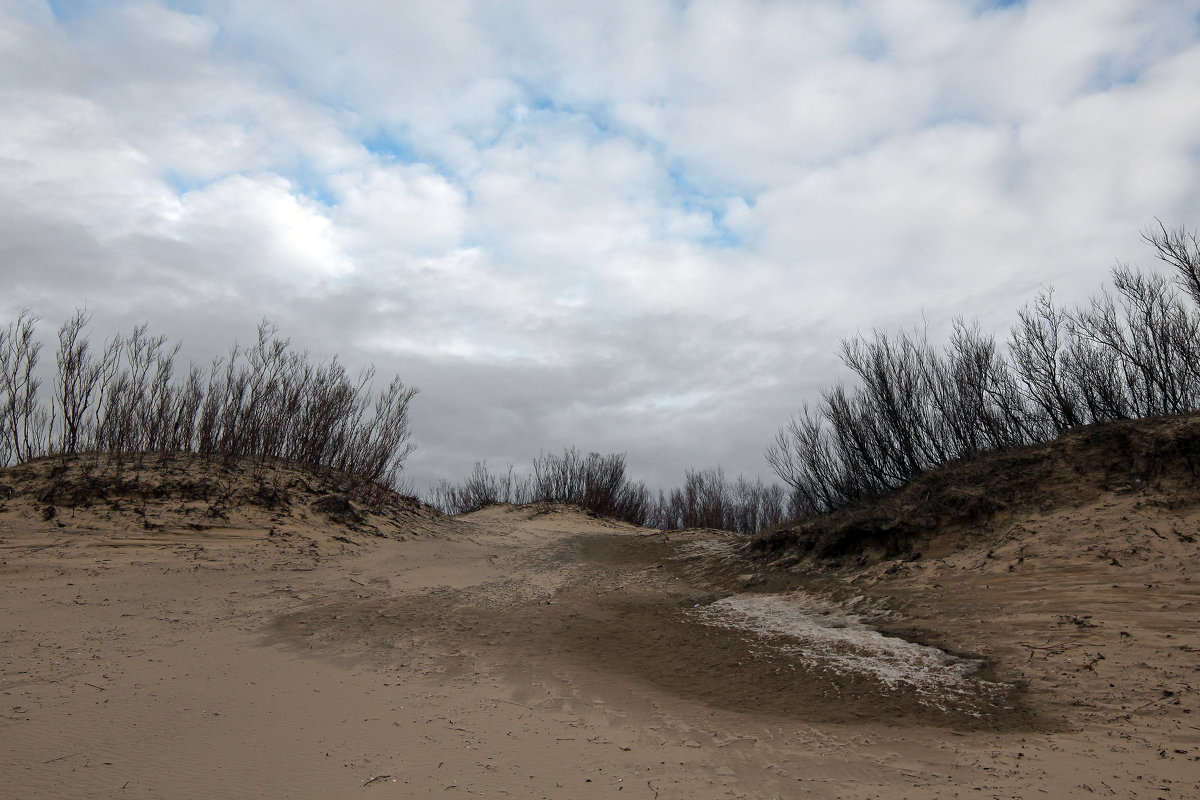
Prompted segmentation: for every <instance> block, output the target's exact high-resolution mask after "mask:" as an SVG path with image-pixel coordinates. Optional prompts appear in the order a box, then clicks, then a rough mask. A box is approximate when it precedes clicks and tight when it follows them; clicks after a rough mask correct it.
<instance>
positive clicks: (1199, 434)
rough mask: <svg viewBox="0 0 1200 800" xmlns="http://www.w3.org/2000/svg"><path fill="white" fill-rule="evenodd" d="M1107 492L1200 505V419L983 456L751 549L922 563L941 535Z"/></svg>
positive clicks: (846, 561)
mask: <svg viewBox="0 0 1200 800" xmlns="http://www.w3.org/2000/svg"><path fill="white" fill-rule="evenodd" d="M1104 493H1140V494H1143V495H1145V496H1146V498H1147V501H1148V502H1157V501H1159V500H1164V499H1165V500H1169V502H1170V504H1171V505H1172V506H1173V507H1175V508H1180V507H1184V506H1191V505H1195V504H1196V503H1200V414H1196V413H1192V414H1185V415H1178V416H1170V417H1157V418H1151V419H1143V420H1126V421H1121V422H1110V423H1104V424H1097V425H1089V426H1084V427H1080V428H1076V429H1074V430H1072V431H1070V432H1068V433H1067V434H1065V435H1064V436H1062V437H1060V438H1058V439H1055V440H1054V441H1051V442H1047V443H1044V444H1035V445H1028V446H1025V447H1018V448H1013V449H1009V450H1003V451H998V452H991V453H981V454H976V455H974V456H971V457H967V458H963V459H961V460H958V461H955V462H953V463H950V464H946V465H945V466H942V467H940V468H938V469H935V470H933V471H931V472H927V473H925V474H923V475H920V476H918V477H917V478H915V479H914V480H912V481H911V482H910V483H909V484H907V485H906V486H904V487H903V488H901V489H897V490H895V491H893V492H890V493H888V494H885V495H883V496H881V497H878V498H875V499H873V500H870V501H864V502H862V503H860V504H857V505H854V506H849V507H845V508H841V509H838V510H836V511H833V512H830V513H828V514H823V515H819V516H814V517H810V518H807V519H803V520H800V521H797V522H793V523H789V524H785V525H780V526H777V527H775V528H772V529H770V530H767V531H763V532H762V533H761V534H759V535H758V536H757V537H754V538H753V539H752V540H751V541H750V544H749V550H750V552H752V553H756V554H759V555H760V556H763V557H767V558H771V559H779V560H781V561H782V562H798V561H800V560H811V561H815V562H820V563H823V564H825V565H827V566H839V565H846V566H858V565H862V564H866V563H869V562H871V561H876V560H880V559H890V558H910V559H911V558H919V557H920V555H921V549H922V548H923V547H925V546H926V545H927V544H929V542H930V540H931V539H932V538H933V537H935V536H945V537H960V540H963V541H969V539H970V537H971V536H981V535H982V533H983V532H984V531H986V530H987V529H988V526H989V524H991V523H993V522H995V521H998V520H999V521H1003V520H1004V519H1007V518H1009V517H1011V516H1013V515H1016V514H1019V513H1028V512H1034V511H1043V512H1048V511H1052V510H1054V509H1059V508H1073V507H1079V506H1083V505H1086V504H1090V503H1093V502H1094V501H1095V500H1096V498H1097V497H1099V496H1100V495H1102V494H1104Z"/></svg>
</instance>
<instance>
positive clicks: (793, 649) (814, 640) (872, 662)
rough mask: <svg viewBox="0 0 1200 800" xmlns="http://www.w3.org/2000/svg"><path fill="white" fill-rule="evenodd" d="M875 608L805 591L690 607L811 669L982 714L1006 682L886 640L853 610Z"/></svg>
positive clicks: (924, 648)
mask: <svg viewBox="0 0 1200 800" xmlns="http://www.w3.org/2000/svg"><path fill="white" fill-rule="evenodd" d="M862 605H869V604H865V603H857V602H854V601H851V603H849V604H847V605H839V604H834V603H830V602H827V601H824V600H821V599H819V598H816V597H813V596H812V595H808V594H805V593H803V592H792V593H789V594H783V595H781V594H738V595H733V596H731V597H726V598H724V599H722V600H717V601H716V602H714V603H711V604H709V605H707V606H700V607H697V608H692V609H689V611H690V612H691V613H692V614H694V615H695V616H696V617H698V618H699V620H700V621H701V622H702V623H703V624H707V625H715V626H718V627H723V628H731V629H735V630H744V631H749V632H751V633H755V634H758V635H761V636H770V637H774V640H775V641H774V642H773V643H772V649H774V650H775V651H776V652H779V653H782V654H786V655H787V656H789V657H792V658H795V659H797V660H799V661H802V662H804V663H806V664H807V666H808V667H809V668H810V669H815V670H819V671H823V672H829V673H832V676H833V677H835V678H836V675H839V674H854V673H857V674H860V675H867V676H869V677H871V678H874V679H876V680H877V681H879V683H880V684H882V686H883V687H885V689H886V690H889V691H911V692H913V693H914V694H915V696H916V697H917V698H918V700H919V701H920V702H921V703H923V704H924V705H927V706H930V707H933V708H937V709H940V710H943V711H949V710H952V709H953V710H957V711H967V712H968V713H977V712H976V711H975V710H974V709H976V708H977V707H978V706H980V705H990V704H991V700H992V699H994V698H995V697H996V696H997V695H998V694H1000V693H1002V692H1003V691H1004V690H1006V689H1008V688H1009V687H1008V685H1007V684H1002V683H995V682H991V681H983V680H979V679H978V678H976V677H974V676H975V674H976V673H978V671H979V668H980V667H981V666H982V664H983V662H982V661H979V660H972V659H964V658H959V657H957V656H954V655H951V654H949V653H947V652H945V651H943V650H939V649H938V648H936V647H930V646H928V645H922V644H917V643H915V642H909V641H905V640H904V639H900V638H897V637H894V636H885V635H884V634H882V633H880V632H879V631H877V630H875V629H874V628H871V627H870V626H868V625H867V624H866V623H864V621H863V617H862V616H861V615H859V614H857V613H854V612H853V611H852V610H850V609H851V608H852V607H854V606H862Z"/></svg>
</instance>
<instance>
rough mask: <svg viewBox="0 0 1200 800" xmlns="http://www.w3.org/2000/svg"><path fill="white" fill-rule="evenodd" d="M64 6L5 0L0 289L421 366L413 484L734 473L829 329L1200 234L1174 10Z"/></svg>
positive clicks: (756, 455) (1019, 295) (711, 2)
mask: <svg viewBox="0 0 1200 800" xmlns="http://www.w3.org/2000/svg"><path fill="white" fill-rule="evenodd" d="M56 9H57V12H58V13H57V15H56V13H54V12H53V11H52V10H51V7H50V6H49V5H44V4H41V3H37V2H32V0H31V1H30V2H24V3H17V4H9V5H8V6H5V7H3V8H2V9H0V130H3V131H4V132H5V133H4V135H3V136H2V137H0V259H2V261H0V264H3V266H2V267H0V268H2V269H4V270H5V274H6V277H7V278H8V282H9V286H8V289H9V291H8V292H7V294H6V295H5V296H4V298H2V299H0V311H4V312H6V313H8V312H11V311H12V310H13V309H15V308H17V307H20V306H22V305H34V306H35V307H37V308H38V310H39V311H41V312H42V313H43V314H44V315H45V316H46V318H47V320H48V321H49V320H52V319H53V317H54V316H55V315H56V314H57V315H60V316H61V315H62V314H65V313H66V310H67V309H69V308H70V307H71V306H73V305H75V304H77V303H79V302H81V301H87V302H88V303H89V304H90V306H91V308H92V309H93V311H95V312H96V314H97V320H98V322H100V321H103V320H107V321H111V322H113V323H114V324H126V323H127V322H129V321H130V320H133V319H138V318H146V319H150V320H151V321H152V322H153V323H155V324H156V326H157V325H159V324H160V320H161V321H162V322H161V326H162V328H163V329H164V332H167V333H172V334H176V333H177V335H187V336H189V337H194V338H197V339H199V341H197V342H193V343H192V346H191V348H190V349H191V350H192V351H194V352H197V353H199V354H201V355H207V354H209V353H216V352H221V351H223V350H224V348H225V346H226V345H227V344H228V341H227V339H228V338H229V337H228V335H227V332H228V331H234V330H236V331H243V332H245V331H249V330H251V329H252V326H253V323H254V321H255V320H256V319H257V318H258V317H259V316H261V315H264V314H265V315H268V316H272V317H274V318H276V319H278V321H279V322H280V323H281V324H282V326H283V329H284V332H285V333H286V334H290V335H292V336H294V337H296V339H297V341H298V343H300V344H302V345H303V346H306V347H310V348H312V349H313V350H314V352H318V353H321V354H328V353H331V352H335V351H336V352H341V353H342V354H343V356H344V357H347V358H358V359H361V360H367V359H374V360H375V361H377V362H378V363H379V366H380V367H381V368H382V369H383V370H385V371H386V370H389V369H396V370H400V371H402V372H403V373H404V374H405V375H406V377H408V378H409V379H410V380H412V381H413V382H414V383H418V384H422V385H424V387H425V390H426V391H425V393H424V394H423V395H422V396H421V399H420V400H419V402H418V410H417V415H418V418H417V427H418V436H419V439H420V440H421V444H422V447H423V450H422V451H421V453H420V454H419V455H418V457H417V458H416V459H415V460H414V462H413V464H414V469H415V470H416V471H417V472H418V473H419V474H418V475H417V477H418V479H419V480H420V479H423V478H426V477H435V476H446V477H449V476H453V475H455V474H460V473H462V472H465V471H466V469H468V468H469V466H470V463H471V462H472V461H474V460H475V459H476V458H488V459H489V460H491V461H493V462H495V461H500V462H503V461H505V460H512V461H517V462H523V461H524V460H525V459H527V458H528V457H529V456H530V455H533V454H535V453H536V452H537V451H538V450H539V449H555V448H558V447H561V446H564V445H569V444H572V443H574V444H578V445H580V446H582V447H594V448H600V449H612V450H628V451H629V453H630V463H631V465H632V466H633V467H634V469H635V470H639V471H641V472H642V473H643V474H646V475H648V476H653V477H654V478H655V479H656V480H660V481H669V480H673V479H677V478H678V477H679V476H680V475H681V473H682V469H683V467H685V466H689V465H691V466H701V465H705V464H711V463H716V462H721V463H724V464H726V465H727V466H728V467H729V468H730V469H731V470H732V471H737V470H741V469H745V470H754V471H757V472H762V471H763V470H764V469H765V465H763V464H762V461H761V458H760V454H761V448H762V446H763V445H764V444H765V443H766V440H767V439H768V438H769V436H770V434H771V431H772V430H773V429H774V428H775V427H776V426H778V425H779V424H781V423H783V422H784V421H785V419H786V414H787V410H788V409H789V408H793V407H795V406H798V405H799V403H800V402H801V401H802V400H804V399H811V397H812V394H811V393H812V392H813V391H814V389H815V387H816V386H817V385H818V384H821V383H828V382H830V381H832V380H834V379H836V378H837V377H838V376H839V374H840V372H839V370H838V368H837V362H836V358H835V357H834V350H835V348H836V343H837V340H838V339H839V338H841V337H843V336H846V335H849V334H853V333H854V332H855V331H856V330H865V329H867V328H870V327H872V326H876V325H882V326H892V325H911V324H914V323H916V322H919V321H920V320H921V319H922V315H924V318H925V319H927V320H929V321H930V322H931V326H932V328H933V329H935V330H936V329H937V326H938V325H942V324H944V323H945V321H947V320H948V319H949V318H950V317H951V316H954V315H956V314H965V315H967V316H978V317H980V318H981V319H982V320H983V321H984V323H985V325H987V326H988V327H992V328H995V329H997V330H998V331H1000V332H1002V329H1003V328H1004V327H1005V326H1006V325H1007V324H1009V323H1010V322H1011V319H1012V312H1013V310H1014V309H1015V307H1016V306H1017V305H1019V304H1021V303H1023V302H1024V301H1026V300H1027V299H1029V297H1030V295H1031V294H1032V292H1034V291H1036V288H1037V287H1038V286H1039V285H1040V284H1043V283H1054V284H1056V285H1057V286H1059V288H1060V296H1061V297H1062V298H1063V299H1065V300H1067V301H1069V302H1070V301H1074V300H1077V299H1079V298H1081V297H1082V296H1083V295H1084V294H1085V293H1086V292H1087V291H1090V290H1092V289H1093V288H1094V287H1095V286H1096V284H1097V282H1098V281H1099V280H1100V278H1101V277H1102V276H1103V273H1104V271H1105V270H1106V269H1107V267H1108V266H1109V265H1110V264H1111V263H1112V262H1113V261H1114V260H1116V259H1134V260H1138V259H1142V257H1143V256H1144V249H1143V248H1142V247H1141V246H1140V245H1139V244H1138V232H1139V229H1140V228H1141V227H1142V226H1144V225H1145V224H1146V223H1148V222H1150V221H1151V220H1152V219H1153V217H1155V216H1159V217H1161V218H1163V219H1164V220H1165V221H1167V222H1168V223H1177V222H1178V223H1185V224H1189V225H1196V224H1200V189H1198V188H1197V187H1200V182H1198V181H1197V177H1198V176H1197V172H1198V170H1200V156H1198V155H1197V154H1198V153H1200V100H1197V93H1196V92H1195V87H1196V86H1197V85H1200V36H1198V25H1197V16H1198V12H1200V4H1197V3H1196V2H1186V3H1162V4H1145V3H1140V2H1136V0H1102V1H1101V2H1082V0H1081V1H1079V2H1061V1H1059V0H1053V1H1051V0H1030V2H1025V3H1017V4H1013V5H1006V6H1004V7H992V6H991V5H989V4H987V3H975V4H967V3H959V2H950V1H949V0H908V1H907V2H903V3H893V2H887V3H883V2H879V3H875V2H861V3H860V2H850V3H847V2H840V1H839V2H833V0H830V1H829V2H824V1H822V0H817V1H816V2H805V3H774V2H759V0H696V2H689V3H674V2H666V1H665V0H664V1H663V2H640V1H635V0H628V2H612V3H602V4H591V5H578V4H575V5H563V4H560V3H555V2H551V1H550V0H527V1H521V0H511V2H502V3H494V2H485V1H484V0H461V2H454V1H450V2H447V1H446V0H429V1H428V2H414V3H405V4H401V5H397V4H395V3H391V2H384V0H347V2H344V3H339V4H336V5H329V4H326V3H319V2H315V0H305V1H304V2H294V3H288V4H278V3H274V2H265V1H263V2H246V3H242V2H239V3H227V2H218V1H217V0H214V1H213V2H196V3H187V4H183V3H175V2H165V1H159V0H138V1H137V2H116V3H110V4H95V5H88V4H83V5H78V6H77V5H71V4H68V5H65V6H56ZM1143 260H1144V259H1143ZM244 335H246V334H245V333H243V336H244Z"/></svg>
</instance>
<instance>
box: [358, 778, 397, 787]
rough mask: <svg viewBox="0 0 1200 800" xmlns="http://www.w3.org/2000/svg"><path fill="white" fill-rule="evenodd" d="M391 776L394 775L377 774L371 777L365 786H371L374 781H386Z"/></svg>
mask: <svg viewBox="0 0 1200 800" xmlns="http://www.w3.org/2000/svg"><path fill="white" fill-rule="evenodd" d="M390 777H392V776H391V775H376V776H375V777H374V778H371V780H369V781H367V782H366V783H364V784H363V786H370V785H371V784H372V783H375V781H386V780H387V779H388V778H390Z"/></svg>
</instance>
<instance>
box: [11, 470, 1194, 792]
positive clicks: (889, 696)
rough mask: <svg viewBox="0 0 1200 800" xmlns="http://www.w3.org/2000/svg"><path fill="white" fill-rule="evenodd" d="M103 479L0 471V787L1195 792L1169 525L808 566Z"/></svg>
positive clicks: (1077, 520) (235, 489) (163, 478)
mask: <svg viewBox="0 0 1200 800" xmlns="http://www.w3.org/2000/svg"><path fill="white" fill-rule="evenodd" d="M130 469H132V467H126V468H125V473H122V474H123V475H124V477H121V476H118V475H116V473H113V474H112V475H111V476H110V477H109V478H105V479H103V480H99V481H98V482H97V481H96V480H94V479H92V478H89V480H88V481H84V480H82V478H80V477H79V476H78V475H75V477H72V476H71V475H67V476H65V477H64V476H63V475H61V474H57V475H55V474H52V473H53V470H54V465H53V463H52V462H39V463H35V464H32V465H27V466H26V467H23V468H21V470H23V471H21V470H18V471H13V470H9V471H7V472H6V473H0V608H2V609H3V617H2V618H0V705H2V707H3V714H2V715H0V776H2V779H0V797H5V798H9V797H11V798H34V797H61V798H68V797H69V798H83V797H121V798H124V797H130V798H136V797H142V798H159V797H171V798H190V797H197V798H198V797H206V798H207V797H218V796H223V797H258V798H276V797H279V798H283V797H295V798H308V797H313V798H317V797H321V798H342V797H347V798H351V797H352V798H359V797H372V796H374V797H382V796H387V797H435V796H436V797H453V796H456V795H467V794H471V795H476V796H489V797H522V798H593V797H594V798H600V797H604V798H609V797H614V796H620V797H626V796H628V797H634V798H639V797H640V798H659V799H660V800H665V799H666V798H685V797H702V798H708V797H713V798H719V797H753V798H773V797H780V798H793V797H830V798H834V797H845V798H867V797H879V798H900V797H909V798H927V797H947V798H949V797H988V798H990V797H1021V798H1024V797H1034V796H1049V797H1090V796H1093V795H1095V796H1101V797H1105V796H1119V797H1130V796H1137V797H1170V798H1184V797H1200V703H1198V702H1197V699H1196V694H1195V692H1194V691H1193V687H1192V685H1191V684H1193V683H1196V682H1197V681H1198V680H1200V657H1198V651H1200V605H1198V602H1200V587H1198V585H1197V584H1196V583H1195V581H1194V580H1193V575H1194V573H1195V570H1194V567H1195V566H1196V565H1197V563H1198V559H1197V552H1198V549H1200V544H1197V539H1200V519H1198V516H1197V514H1196V513H1195V511H1194V510H1191V508H1192V507H1191V506H1188V507H1185V508H1180V507H1175V508H1168V507H1164V506H1163V505H1154V504H1150V503H1147V502H1146V498H1145V497H1144V496H1139V495H1136V494H1122V493H1110V494H1108V495H1105V496H1103V497H1101V498H1099V499H1097V500H1096V502H1092V503H1089V504H1087V505H1086V506H1084V507H1072V508H1065V509H1053V510H1048V511H1045V512H1042V511H1035V512H1030V513H1028V514H1024V515H1014V516H1013V517H1012V518H1011V519H1008V520H1006V522H1005V524H1004V525H1001V526H993V528H992V529H991V532H990V533H989V534H988V537H989V538H986V540H983V539H981V540H980V541H978V542H976V543H974V544H973V545H972V546H970V547H961V548H959V547H949V548H946V550H945V552H940V553H938V552H932V553H928V554H927V555H926V557H924V558H921V559H919V560H906V561H886V560H884V561H879V562H876V563H873V564H869V565H865V566H863V567H862V568H859V569H856V570H852V571H848V572H842V573H839V574H837V575H831V574H823V575H816V574H811V573H805V572H804V571H801V570H796V569H784V568H783V566H782V565H779V566H775V567H772V566H770V565H769V564H767V563H765V562H764V561H761V560H758V561H756V560H751V559H750V558H748V557H747V556H745V555H743V554H742V553H741V550H740V548H739V547H738V546H737V543H736V542H735V541H734V540H733V539H731V538H729V537H728V536H726V535H723V534H720V533H717V532H706V531H697V532H686V533H678V534H670V535H664V534H660V533H655V532H648V531H645V530H641V529H636V528H631V527H628V526H624V525H620V524H617V523H613V522H609V521H605V520H601V519H597V518H594V517H590V516H588V515H586V514H583V513H581V512H577V511H573V510H570V509H564V508H557V507H548V506H541V507H527V508H520V509H513V508H507V507H498V508H492V509H487V510H485V511H482V512H478V513H476V514H473V515H468V516H466V517H463V518H458V519H444V518H441V517H438V516H437V515H435V514H433V513H432V512H430V511H428V510H424V509H420V508H418V507H416V506H413V505H411V504H407V505H405V504H403V503H393V504H392V505H390V506H383V507H380V508H378V509H375V510H374V511H371V510H369V509H367V508H365V507H364V506H363V504H362V503H358V502H349V503H348V502H346V500H345V498H344V497H343V496H342V495H339V494H337V493H336V492H334V493H330V492H327V491H326V490H327V488H328V487H326V486H323V485H321V482H320V481H318V480H316V479H313V478H308V477H305V476H303V474H301V473H295V472H293V471H288V470H278V471H271V472H270V474H263V473H261V472H255V471H253V470H241V471H239V470H233V471H224V472H221V471H219V470H218V472H217V474H213V473H212V471H211V469H208V470H207V471H206V470H203V469H201V468H200V467H198V466H197V465H196V464H190V463H188V464H175V465H161V464H150V465H143V470H144V471H141V472H139V473H138V474H137V475H136V476H134V477H136V482H135V481H134V480H133V478H130V476H129V474H128V472H129V470H130ZM135 483H136V485H138V486H141V487H142V488H141V489H138V490H137V491H134V490H133V489H131V486H133V485H135ZM85 484H86V486H85ZM148 485H154V486H157V487H159V488H158V489H155V490H153V491H150V490H147V489H146V487H147V486H148ZM47 486H55V487H58V488H57V490H56V492H55V493H54V494H52V495H50V496H47V494H46V492H47V488H46V487H47ZM87 487H90V488H87ZM263 487H268V488H269V489H270V491H267V492H266V493H265V495H264V493H263V492H262V491H261V490H262V489H263ZM85 489H86V490H85ZM5 498H7V499H5ZM139 498H140V499H139ZM880 631H882V632H883V633H884V634H887V635H886V636H885V635H880V633H879V632H880ZM617 793H620V794H617Z"/></svg>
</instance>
